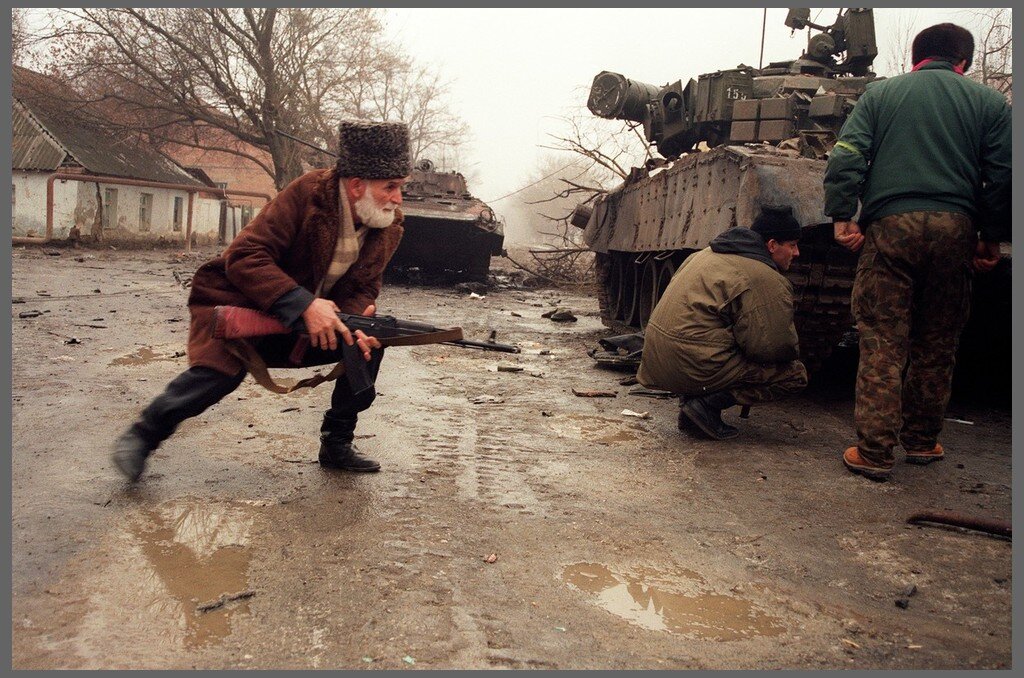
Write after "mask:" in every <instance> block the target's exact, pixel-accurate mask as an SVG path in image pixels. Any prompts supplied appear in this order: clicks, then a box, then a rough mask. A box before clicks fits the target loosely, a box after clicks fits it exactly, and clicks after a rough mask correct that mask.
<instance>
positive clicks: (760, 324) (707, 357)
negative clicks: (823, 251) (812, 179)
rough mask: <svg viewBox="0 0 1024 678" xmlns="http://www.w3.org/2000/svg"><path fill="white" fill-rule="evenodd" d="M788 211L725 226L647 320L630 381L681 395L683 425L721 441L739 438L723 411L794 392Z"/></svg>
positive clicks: (796, 369)
mask: <svg viewBox="0 0 1024 678" xmlns="http://www.w3.org/2000/svg"><path fill="white" fill-rule="evenodd" d="M799 238H800V225H799V223H797V221H796V219H794V218H793V215H792V210H791V209H790V208H789V207H778V208H773V207H764V208H763V209H762V212H761V214H760V216H758V217H757V219H755V220H754V223H753V225H752V226H751V227H750V228H745V227H736V228H732V229H729V230H728V231H726V232H724V233H722V234H721V235H719V236H718V237H716V238H715V239H714V240H712V241H711V245H710V246H709V247H706V248H704V249H703V250H701V251H699V252H696V253H694V254H692V255H691V256H690V257H689V258H687V259H686V261H685V262H683V265H682V267H681V268H680V269H679V271H677V272H676V274H675V276H673V278H672V282H671V283H669V286H668V288H667V289H666V290H665V293H664V294H663V295H662V297H661V299H660V300H659V301H658V304H657V306H656V307H655V308H654V311H653V312H652V313H651V318H650V320H649V321H648V323H647V329H646V332H645V338H644V349H643V357H642V359H641V362H640V370H639V372H638V373H637V379H638V380H639V381H640V383H641V384H643V385H644V386H647V387H648V388H658V389H664V390H668V391H672V392H673V393H677V394H679V395H680V396H681V397H680V407H679V428H680V429H681V430H682V429H684V428H688V427H687V426H686V424H687V422H689V423H690V424H692V425H693V426H696V427H697V428H698V429H699V430H700V431H702V432H703V433H705V434H706V435H708V436H710V437H711V438H715V439H718V440H723V439H726V438H732V437H735V436H736V435H737V434H738V433H739V432H738V431H737V429H736V428H735V427H734V426H730V425H728V424H726V423H725V422H723V421H722V416H721V414H722V410H724V409H726V408H729V407H732V406H733V405H736V404H739V405H756V404H758V403H764V402H768V401H772V400H777V399H779V398H782V397H784V396H788V395H791V394H794V393H797V392H799V391H800V390H802V389H803V388H804V387H805V386H806V385H807V370H806V369H805V368H804V366H803V363H801V362H800V361H799V360H797V357H798V356H799V345H798V343H797V335H796V327H795V325H794V324H793V286H792V284H791V283H790V282H789V281H788V280H786V278H785V277H784V276H783V275H782V272H784V271H786V270H788V269H789V267H790V264H791V263H792V262H793V259H795V258H796V257H798V256H799V255H800V249H799V247H798V243H797V241H798V240H799Z"/></svg>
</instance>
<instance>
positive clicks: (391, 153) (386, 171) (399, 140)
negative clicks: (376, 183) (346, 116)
mask: <svg viewBox="0 0 1024 678" xmlns="http://www.w3.org/2000/svg"><path fill="white" fill-rule="evenodd" d="M336 167H337V169H338V174H340V175H341V176H343V177H359V178H361V179H398V178H400V177H405V176H408V175H409V173H410V172H412V158H411V157H409V127H408V126H407V125H406V124H405V123H404V122H356V121H349V120H346V121H343V122H342V123H341V124H340V125H339V126H338V164H337V165H336Z"/></svg>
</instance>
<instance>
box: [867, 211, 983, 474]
mask: <svg viewBox="0 0 1024 678" xmlns="http://www.w3.org/2000/svg"><path fill="white" fill-rule="evenodd" d="M976 237H977V236H976V235H975V231H974V226H973V224H972V222H971V219H970V218H969V217H967V216H966V215H963V214H958V213H955V212H908V213H905V214H897V215H893V216H890V217H884V218H882V219H880V220H878V221H876V222H874V223H872V224H871V227H870V228H869V229H868V232H867V235H866V239H865V242H864V251H863V252H862V253H861V255H860V261H859V262H858V264H857V276H856V278H855V280H854V285H853V296H852V307H853V315H854V318H855V319H856V320H857V329H858V331H859V332H860V363H859V365H858V369H857V398H856V407H855V411H854V418H855V420H856V425H857V446H858V447H859V448H860V453H861V456H862V457H864V458H865V459H867V460H869V461H871V462H873V463H877V464H883V465H891V464H892V462H893V460H894V456H893V448H894V447H895V446H896V445H897V444H900V445H902V446H903V448H904V450H913V451H919V450H930V449H932V448H933V447H934V446H935V443H936V442H937V441H938V437H939V433H940V432H941V431H942V419H943V416H944V414H945V411H946V405H947V404H948V402H949V395H950V386H951V383H952V379H953V365H954V361H955V358H956V349H957V344H958V342H959V340H960V332H961V331H962V330H963V328H964V325H965V323H966V322H967V316H968V313H969V311H970V298H971V294H970V292H971V270H970V262H971V257H972V255H973V253H974V247H975V242H976Z"/></svg>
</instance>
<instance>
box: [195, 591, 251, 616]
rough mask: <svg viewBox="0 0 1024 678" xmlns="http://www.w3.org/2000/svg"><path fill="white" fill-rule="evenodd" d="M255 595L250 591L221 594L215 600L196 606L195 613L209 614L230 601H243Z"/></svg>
mask: <svg viewBox="0 0 1024 678" xmlns="http://www.w3.org/2000/svg"><path fill="white" fill-rule="evenodd" d="M255 595H256V592H255V591H253V590H252V589H246V590H245V591H239V592H238V593H223V594H221V596H220V597H219V598H217V599H216V600H211V601H209V602H206V603H200V604H199V605H197V606H196V612H210V611H211V610H217V609H219V608H222V607H224V606H225V605H227V604H228V603H230V602H232V601H235V600H245V599H246V598H252V597H253V596H255Z"/></svg>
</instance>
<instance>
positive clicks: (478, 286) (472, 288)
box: [455, 282, 487, 294]
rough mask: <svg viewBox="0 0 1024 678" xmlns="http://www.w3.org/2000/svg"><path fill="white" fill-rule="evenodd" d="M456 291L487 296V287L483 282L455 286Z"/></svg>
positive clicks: (463, 283) (462, 283)
mask: <svg viewBox="0 0 1024 678" xmlns="http://www.w3.org/2000/svg"><path fill="white" fill-rule="evenodd" d="M455 291H456V292H459V293H461V294H474V293H475V294H487V285H486V283H482V282H461V283H459V284H458V285H456V286H455Z"/></svg>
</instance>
